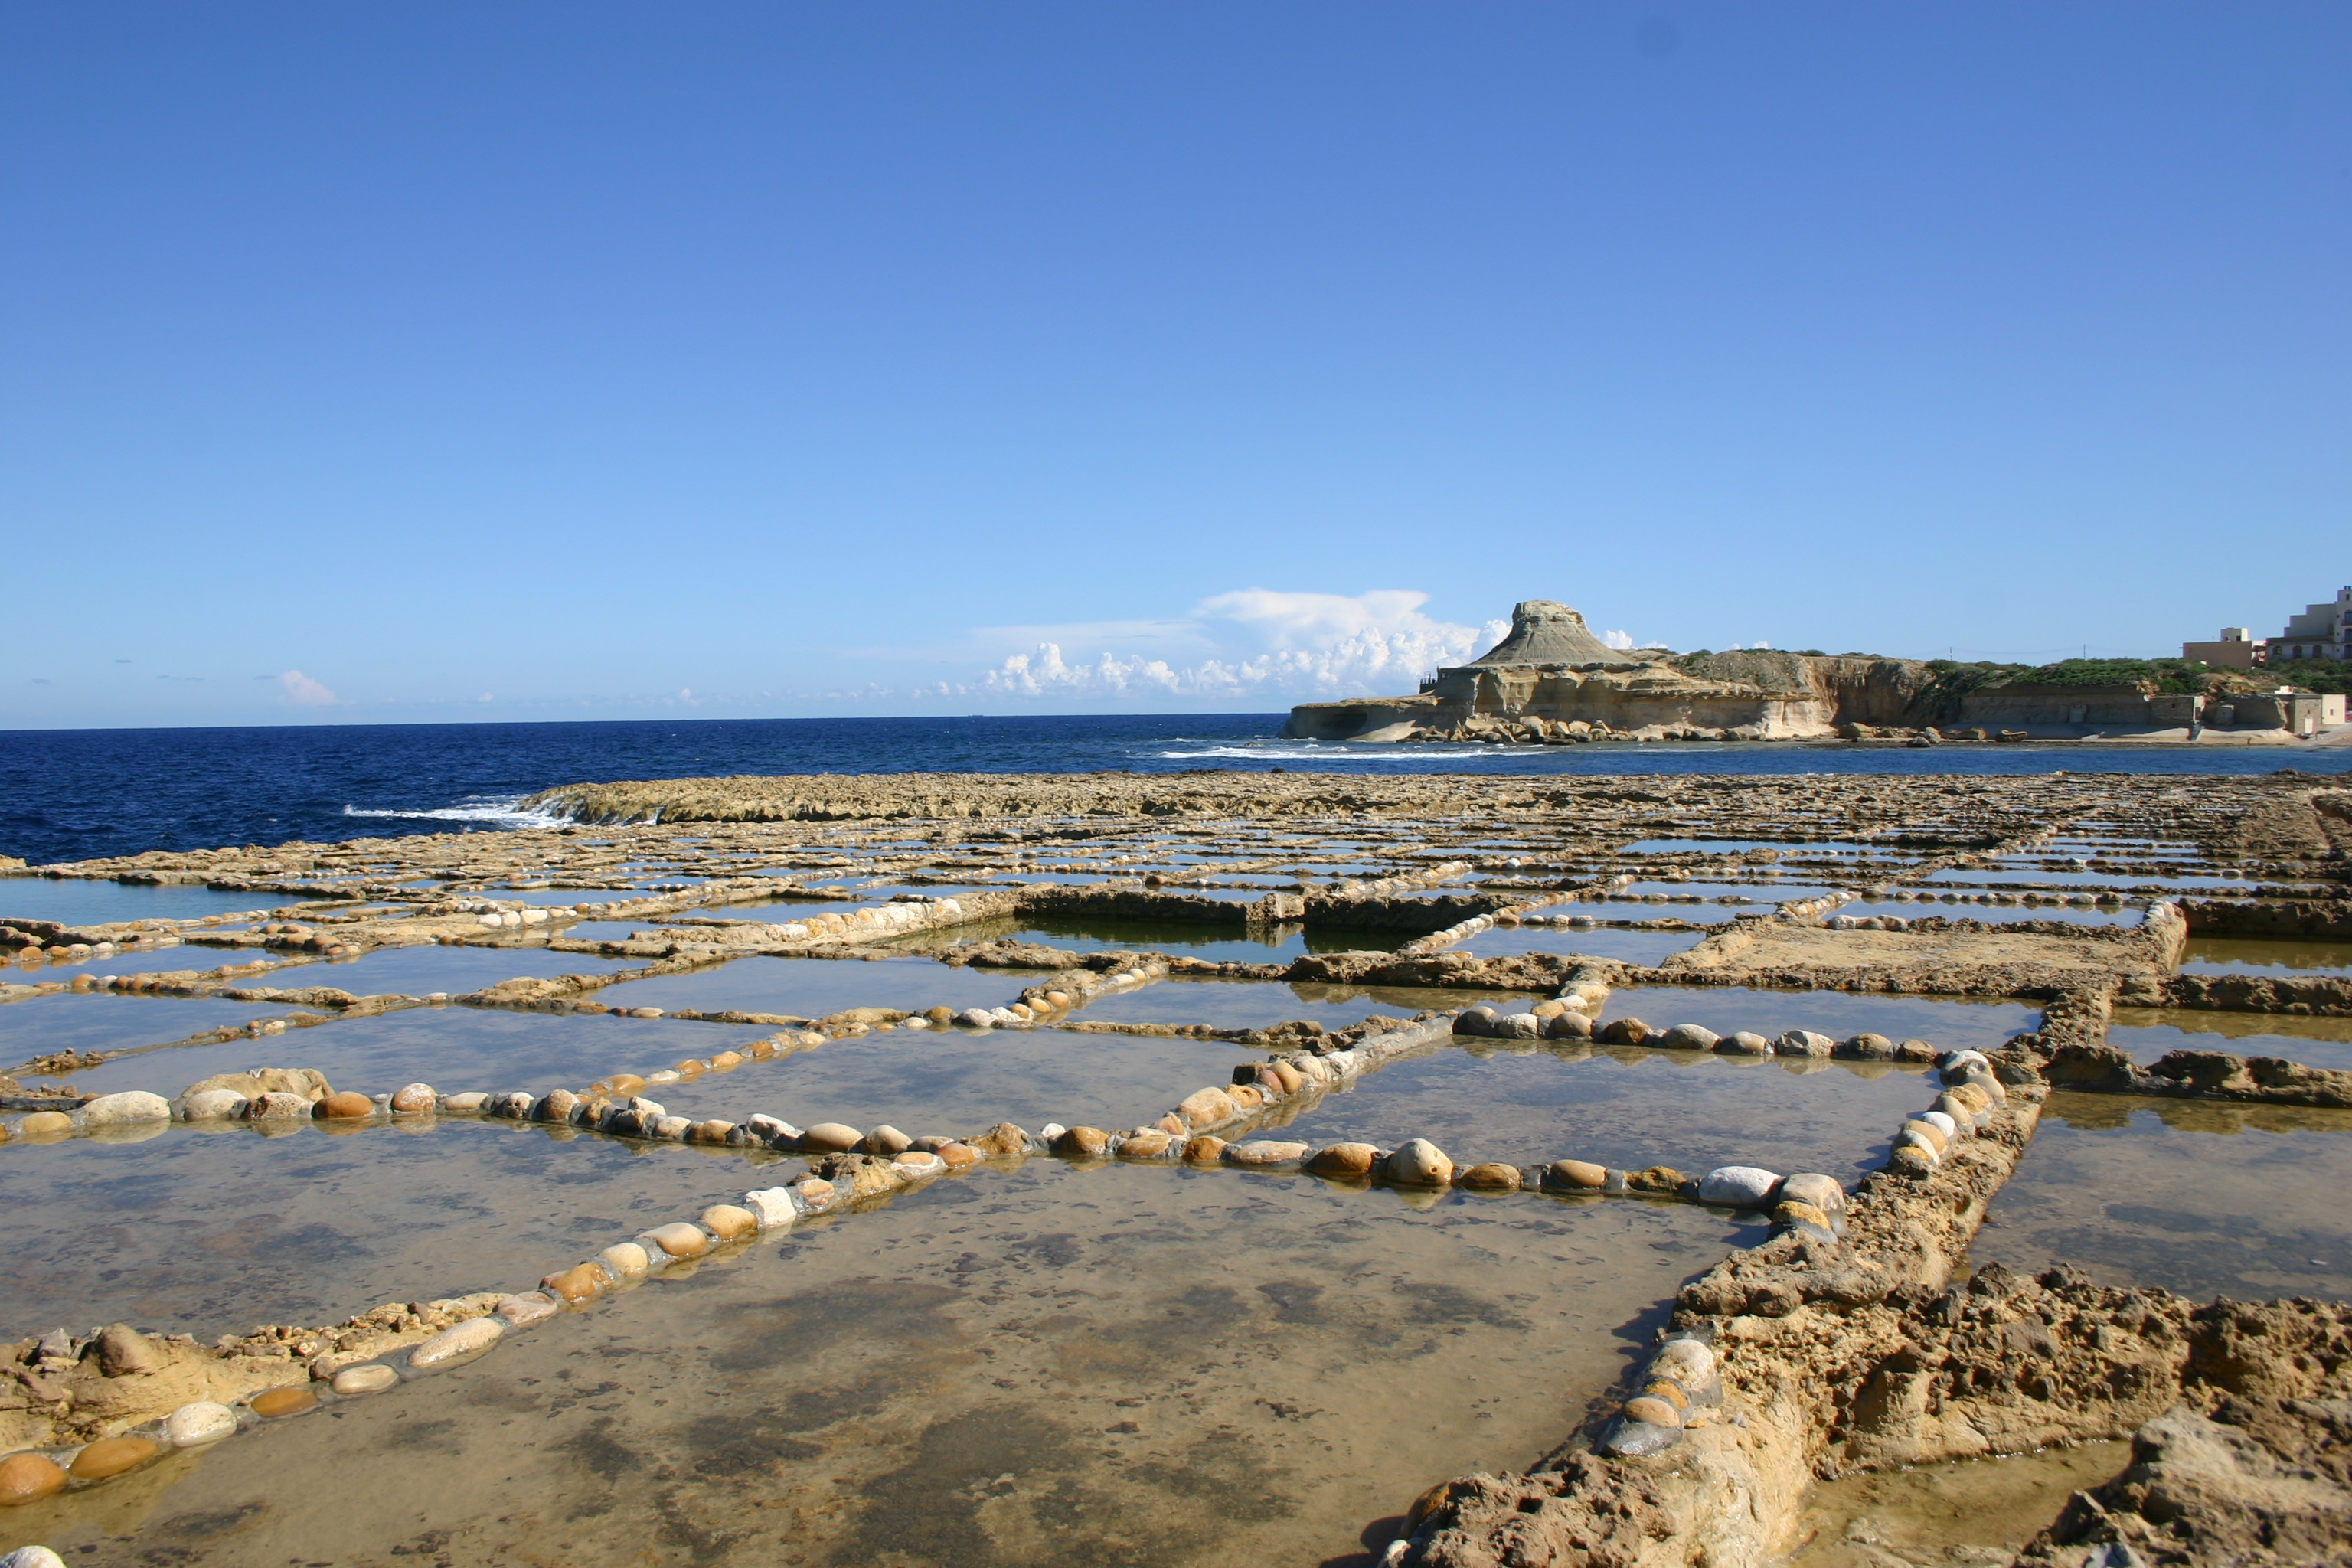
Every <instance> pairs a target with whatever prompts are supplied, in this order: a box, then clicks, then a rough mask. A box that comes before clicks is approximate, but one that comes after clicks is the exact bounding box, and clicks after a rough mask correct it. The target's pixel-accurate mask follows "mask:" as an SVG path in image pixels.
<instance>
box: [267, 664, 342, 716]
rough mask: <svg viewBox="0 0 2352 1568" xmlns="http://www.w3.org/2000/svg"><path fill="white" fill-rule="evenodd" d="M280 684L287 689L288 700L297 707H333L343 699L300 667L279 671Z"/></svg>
mask: <svg viewBox="0 0 2352 1568" xmlns="http://www.w3.org/2000/svg"><path fill="white" fill-rule="evenodd" d="M278 685H279V686H281V687H283V688H285V689H286V700H287V701H289V702H291V703H293V704H294V705H295V706H296V707H297V708H331V707H333V706H334V705H335V704H336V703H337V702H339V701H341V698H339V697H337V696H336V695H335V694H334V693H333V692H331V691H330V690H328V689H327V688H326V687H325V686H324V685H322V684H321V683H320V682H319V681H316V680H313V679H310V677H309V676H307V675H305V674H303V673H302V672H301V671H300V670H299V669H288V670H281V671H279V672H278Z"/></svg>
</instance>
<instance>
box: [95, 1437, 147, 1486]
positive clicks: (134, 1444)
mask: <svg viewBox="0 0 2352 1568" xmlns="http://www.w3.org/2000/svg"><path fill="white" fill-rule="evenodd" d="M160 1452H162V1450H161V1449H159V1448H158V1447H156V1446H155V1445H154V1444H152V1443H150V1442H149V1441H148V1440H147V1439H146V1438H144V1437H100V1439H99V1440H98V1441H97V1442H95V1443H92V1444H91V1445H90V1446H89V1447H87V1448H84V1449H83V1450H82V1451H81V1452H80V1453H79V1454H76V1455H75V1456H74V1462H73V1478H74V1479H76V1480H78V1481H102V1480H104V1479H107V1478H108V1477H109V1476H119V1475H121V1473H122V1472H123V1471H125V1470H127V1469H130V1468H131V1467H132V1466H134V1465H143V1464H145V1463H146V1462H147V1461H148V1460H150V1459H152V1458H154V1457H155V1456H156V1455H157V1454H158V1453H160Z"/></svg>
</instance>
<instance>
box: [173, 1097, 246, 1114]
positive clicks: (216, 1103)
mask: <svg viewBox="0 0 2352 1568" xmlns="http://www.w3.org/2000/svg"><path fill="white" fill-rule="evenodd" d="M245 1105H246V1100H245V1096H243V1095H241V1094H239V1093H237V1092H236V1090H235V1089H198V1090H197V1091H196V1092H195V1093H194V1094H191V1095H188V1096H186V1097H185V1098H184V1099H183V1100H181V1101H180V1114H181V1115H182V1116H184V1117H185V1118H186V1119H187V1120H189V1121H236V1119H237V1118H239V1117H241V1116H243V1115H244V1114H245Z"/></svg>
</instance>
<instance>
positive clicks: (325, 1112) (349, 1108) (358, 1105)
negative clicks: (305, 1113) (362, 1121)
mask: <svg viewBox="0 0 2352 1568" xmlns="http://www.w3.org/2000/svg"><path fill="white" fill-rule="evenodd" d="M310 1114H311V1115H313V1116H315V1117H317V1118H319V1120H320V1121H343V1120H349V1119H352V1118H354V1117H361V1116H373V1115H374V1114H375V1101H374V1100H370V1099H369V1098H368V1097H367V1096H366V1095H364V1094H354V1093H352V1091H351V1090H350V1089H342V1090H341V1091H339V1092H337V1093H334V1094H331V1095H329V1096H327V1098H326V1099H324V1100H320V1101H319V1103H318V1105H317V1106H315V1107H314V1108H313V1109H312V1110H311V1111H310Z"/></svg>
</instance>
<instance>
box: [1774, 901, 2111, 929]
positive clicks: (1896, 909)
mask: <svg viewBox="0 0 2352 1568" xmlns="http://www.w3.org/2000/svg"><path fill="white" fill-rule="evenodd" d="M1840 915H1849V916H1852V917H1853V918H1854V919H1856V920H1861V919H1864V918H1865V917H1867V918H1870V919H1883V918H1884V917H1885V916H1887V915H1894V916H1895V917H1897V918H1898V919H1902V920H1906V921H1916V920H1926V919H1927V918H1928V917H1929V916H1940V917H1941V918H1943V919H1945V920H1948V921H1961V920H1967V921H1983V922H1984V923H1985V924H1987V925H2012V924H2014V923H2016V922H2017V921H2065V922H2066V923H2067V924H2068V925H2078V926H2136V925H2140V924H2142V923H2144V922H2145V921H2147V911H2146V910H2134V909H2105V910H2103V909H2087V910H2085V909H2077V908H2075V907H2074V906H2073V905H2071V904H1948V903H1945V902H1944V901H1943V900H1940V899H1938V900H1936V901H1935V902H1933V903H1927V902H1920V903H1899V902H1895V901H1893V900H1889V901H1886V902H1883V903H1882V902H1879V901H1877V900H1869V901H1864V902H1856V903H1851V904H1840V905H1839V906H1838V907H1837V908H1836V909H1833V910H1828V911H1827V912H1825V913H1823V914H1822V915H1820V916H1819V917H1817V919H1816V921H1815V922H1814V923H1816V924H1825V923H1827V922H1828V921H1832V920H1834V919H1835V918H1837V917H1838V916H1840Z"/></svg>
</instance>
